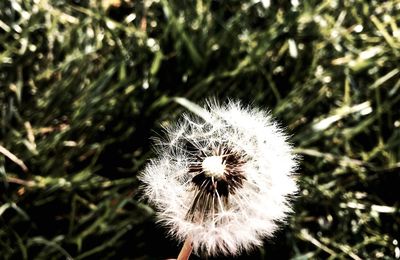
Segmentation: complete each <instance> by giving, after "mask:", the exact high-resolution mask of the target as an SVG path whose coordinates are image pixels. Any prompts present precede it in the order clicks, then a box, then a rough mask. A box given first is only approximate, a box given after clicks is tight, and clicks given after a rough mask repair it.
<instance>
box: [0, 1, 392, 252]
mask: <svg viewBox="0 0 400 260" xmlns="http://www.w3.org/2000/svg"><path fill="white" fill-rule="evenodd" d="M399 21H400V2H399V1H397V0H393V1H374V0H372V1H361V0H352V1H339V0H324V1H313V0H305V1H296V0H292V1H269V0H262V1H257V0H253V1H237V0H234V1H217V0H199V1H167V0H153V1H151V0H148V1H128V0H126V1H123V0H108V1H107V0H103V1H94V0H92V1H84V0H82V1H79V0H75V1H72V0H70V1H68V0H65V1H61V0H57V1H56V0H8V1H0V87H1V88H0V106H1V115H0V203H1V204H0V252H1V253H0V258H2V259H65V258H67V259H94V258H96V259H99V258H100V259H160V258H167V257H175V256H176V255H177V252H178V251H179V245H177V244H176V243H175V242H174V241H173V240H171V239H169V238H166V237H165V230H163V229H162V228H161V227H159V226H158V225H156V224H155V218H154V215H153V210H152V208H151V207H150V206H148V205H146V204H145V203H143V202H139V201H138V198H139V194H138V189H137V188H138V185H139V184H138V181H137V179H136V177H135V176H136V174H137V173H138V172H139V171H140V169H142V168H143V166H144V163H145V162H146V160H147V159H148V158H150V157H152V156H153V152H152V151H151V141H149V137H150V136H152V135H154V133H155V132H157V133H158V132H160V128H161V127H160V125H162V124H167V123H168V122H170V121H172V120H174V119H176V117H177V116H178V115H179V114H180V113H181V112H183V111H185V110H186V108H184V107H182V106H180V105H179V104H178V103H177V102H175V101H174V100H175V99H174V97H182V98H185V99H187V100H191V101H193V102H201V100H203V99H204V98H205V97H211V96H216V97H218V98H219V99H220V100H224V99H226V98H227V97H230V98H238V99H242V100H243V101H244V103H251V104H253V105H255V106H259V107H262V108H269V109H271V111H272V113H273V114H274V116H276V117H277V118H278V119H279V121H281V122H282V124H283V125H286V126H287V128H288V132H289V133H291V135H292V138H291V140H292V141H293V142H294V144H295V145H296V147H297V148H296V153H298V154H300V155H301V156H302V157H303V160H302V164H301V168H300V170H299V172H300V185H301V190H302V191H301V194H300V195H301V196H300V197H299V199H298V200H297V202H296V204H295V208H296V213H295V214H294V215H293V216H292V217H291V218H290V219H289V225H287V226H286V227H284V228H283V229H282V230H281V231H280V232H278V234H277V237H276V238H275V239H271V240H270V241H265V246H264V248H261V249H259V250H255V251H254V252H251V253H249V255H243V256H241V257H239V258H243V259H244V258H246V257H252V259H256V258H259V259H276V258H278V257H279V258H294V259H306V258H327V257H330V258H352V259H364V258H384V259H392V258H400V249H399V245H398V243H399V242H398V241H399V238H400V237H399V234H400V230H399V225H400V212H399V205H400V204H399V198H400V189H399V188H398V185H399V181H400V175H399V169H400V145H399V144H400V109H399V108H400V102H399V99H400V69H399V68H400V66H399V65H400V29H399V26H400V24H399ZM193 259H198V258H197V257H193Z"/></svg>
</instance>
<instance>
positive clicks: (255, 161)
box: [139, 102, 297, 255]
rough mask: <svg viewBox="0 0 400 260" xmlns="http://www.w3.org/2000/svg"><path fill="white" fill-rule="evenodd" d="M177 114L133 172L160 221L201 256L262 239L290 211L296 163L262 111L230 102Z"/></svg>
mask: <svg viewBox="0 0 400 260" xmlns="http://www.w3.org/2000/svg"><path fill="white" fill-rule="evenodd" d="M205 110H206V111H205V113H203V114H202V118H199V117H196V116H187V115H186V116H183V118H182V119H181V121H179V122H178V123H176V124H175V125H173V126H171V127H169V128H167V129H166V134H167V137H166V140H164V141H162V140H159V146H158V150H157V153H158V157H157V158H155V159H153V160H151V162H150V163H149V164H148V165H147V167H146V168H145V170H144V171H143V172H142V174H141V175H140V176H139V178H140V179H141V181H142V182H143V183H144V186H143V189H144V193H145V197H146V198H147V199H149V201H150V202H152V203H153V205H154V206H155V207H156V210H157V214H158V217H159V220H160V222H161V223H163V224H165V225H166V226H168V227H169V228H170V233H171V235H173V236H174V237H176V238H177V239H178V240H180V241H183V240H185V239H186V238H187V237H190V238H191V239H192V241H193V249H194V252H195V253H197V254H202V255H217V254H225V255H236V254H238V253H239V252H241V251H244V250H250V249H252V248H253V247H254V246H259V245H262V242H263V238H265V237H271V236H272V235H273V233H274V232H275V231H276V229H277V228H278V224H279V223H282V222H284V220H285V218H286V217H287V214H288V213H290V212H291V207H290V198H291V197H292V195H294V194H296V192H297V185H296V182H295V179H294V171H295V169H296V166H297V160H296V157H295V156H294V155H293V153H292V147H291V145H289V144H288V143H287V137H286V135H285V134H284V133H283V131H282V130H281V128H280V127H278V125H277V124H276V123H275V122H274V121H273V120H272V118H271V117H270V115H269V114H268V113H265V112H263V111H261V110H258V109H250V108H245V107H243V106H242V105H240V103H238V102H229V103H227V104H225V105H222V106H219V105H218V104H216V103H213V104H209V105H208V106H207V107H206V108H205Z"/></svg>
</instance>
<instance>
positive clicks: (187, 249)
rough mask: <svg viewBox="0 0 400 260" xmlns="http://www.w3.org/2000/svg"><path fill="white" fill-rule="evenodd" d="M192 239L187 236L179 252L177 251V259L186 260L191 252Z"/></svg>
mask: <svg viewBox="0 0 400 260" xmlns="http://www.w3.org/2000/svg"><path fill="white" fill-rule="evenodd" d="M192 249H193V247H192V240H191V239H190V238H189V237H188V238H186V240H185V243H184V244H183V246H182V249H181V252H179V255H178V258H177V260H188V259H189V256H190V254H191V253H192Z"/></svg>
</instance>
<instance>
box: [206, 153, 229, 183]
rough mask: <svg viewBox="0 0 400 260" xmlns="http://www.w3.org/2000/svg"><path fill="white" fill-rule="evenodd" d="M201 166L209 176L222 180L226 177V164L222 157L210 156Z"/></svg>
mask: <svg viewBox="0 0 400 260" xmlns="http://www.w3.org/2000/svg"><path fill="white" fill-rule="evenodd" d="M201 166H202V168H203V170H204V172H205V174H206V175H207V176H210V177H216V178H220V177H222V176H223V175H224V172H225V164H224V163H223V162H222V157H221V156H209V157H206V158H205V159H204V161H203V162H202V163H201Z"/></svg>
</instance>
